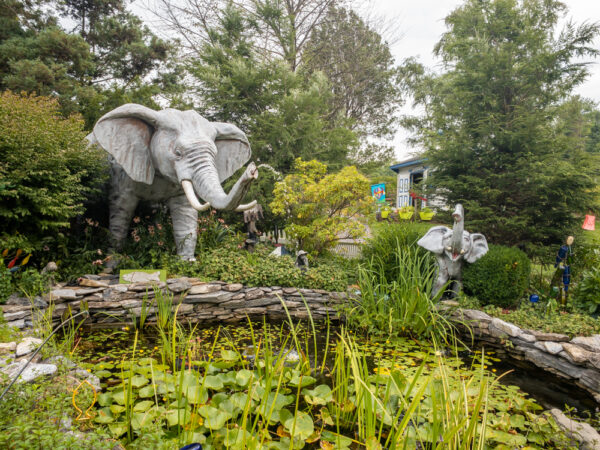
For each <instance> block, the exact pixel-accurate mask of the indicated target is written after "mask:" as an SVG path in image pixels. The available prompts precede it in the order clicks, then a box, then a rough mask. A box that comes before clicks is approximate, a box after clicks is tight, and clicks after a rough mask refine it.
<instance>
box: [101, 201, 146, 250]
mask: <svg viewBox="0 0 600 450" xmlns="http://www.w3.org/2000/svg"><path fill="white" fill-rule="evenodd" d="M138 202H139V198H138V197H137V196H135V195H133V194H132V193H130V192H115V193H114V195H111V198H110V217H109V225H108V228H109V230H110V234H111V236H112V243H111V244H112V246H113V249H114V250H120V249H121V248H122V246H123V242H124V241H125V238H127V232H128V231H129V225H130V224H131V219H132V218H133V214H134V213H135V208H136V207H137V204H138Z"/></svg>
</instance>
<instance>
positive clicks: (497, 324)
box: [489, 318, 522, 338]
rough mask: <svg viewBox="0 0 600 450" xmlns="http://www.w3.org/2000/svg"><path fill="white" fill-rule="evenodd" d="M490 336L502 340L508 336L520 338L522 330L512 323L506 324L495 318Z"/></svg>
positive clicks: (490, 329)
mask: <svg viewBox="0 0 600 450" xmlns="http://www.w3.org/2000/svg"><path fill="white" fill-rule="evenodd" d="M489 331H490V334H491V335H492V336H494V337H497V338H501V337H504V336H506V335H508V336H512V337H520V335H521V334H522V332H521V329H520V328H519V327H518V326H516V325H513V324H512V323H508V322H505V321H504V320H500V319H498V318H493V319H492V321H491V322H490V325H489Z"/></svg>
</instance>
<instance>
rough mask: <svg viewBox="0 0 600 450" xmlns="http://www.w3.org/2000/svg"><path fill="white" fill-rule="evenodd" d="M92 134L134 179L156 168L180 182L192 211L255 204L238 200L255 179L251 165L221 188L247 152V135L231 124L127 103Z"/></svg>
mask: <svg viewBox="0 0 600 450" xmlns="http://www.w3.org/2000/svg"><path fill="white" fill-rule="evenodd" d="M92 134H93V136H90V140H91V141H92V142H94V141H95V142H97V143H98V144H100V146H101V147H102V148H104V149H105V150H106V151H107V152H109V153H110V154H111V155H112V156H113V157H114V159H115V161H116V162H117V163H118V164H119V165H120V166H121V167H123V169H124V170H125V172H126V173H127V175H129V176H130V177H131V178H132V179H133V180H135V181H138V182H141V183H146V184H152V182H153V180H154V177H155V173H156V172H157V171H158V172H159V173H160V174H161V175H162V176H163V177H165V178H167V179H169V180H171V181H172V182H173V183H176V184H180V185H181V186H182V188H183V190H184V192H185V195H186V197H187V199H188V201H189V203H190V204H191V206H192V207H193V208H194V209H197V210H199V211H203V210H205V209H208V208H210V207H213V208H216V209H225V210H232V209H236V210H240V211H243V210H246V209H248V208H252V207H253V206H254V205H255V204H256V201H253V202H251V203H249V204H246V205H240V204H239V203H240V201H241V200H242V199H243V197H244V195H245V193H246V192H247V190H248V188H249V186H250V183H251V182H252V181H253V180H254V179H256V178H257V177H258V170H257V168H256V166H255V165H254V163H250V164H249V165H248V167H247V168H246V171H245V172H244V174H243V175H242V176H241V177H240V178H239V179H238V181H237V182H236V184H235V185H234V187H233V188H232V189H231V191H230V192H229V194H226V193H225V192H224V191H223V188H222V187H221V182H223V181H224V180H226V179H227V178H229V177H230V176H231V175H233V173H234V172H235V171H236V170H238V169H239V168H240V167H242V166H243V165H244V164H245V163H246V162H247V161H248V160H249V159H250V155H251V151H250V144H249V143H248V140H247V139H246V135H245V134H244V132H242V131H241V130H240V129H239V128H237V127H236V126H235V125H231V124H228V123H221V122H209V121H208V120H206V119H205V118H203V117H202V116H200V115H199V114H198V113H196V112H195V111H179V110H175V109H165V110H162V111H154V110H152V109H150V108H146V107H145V106H142V105H136V104H126V105H123V106H120V107H118V108H116V109H114V110H113V111H111V112H109V113H107V114H105V115H104V116H103V117H101V118H100V120H99V121H98V122H97V123H96V126H95V127H94V130H93V133H92ZM199 198H201V199H203V200H204V201H205V202H206V203H205V204H202V203H201V202H200V201H199Z"/></svg>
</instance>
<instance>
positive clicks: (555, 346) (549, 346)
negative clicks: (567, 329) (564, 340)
mask: <svg viewBox="0 0 600 450" xmlns="http://www.w3.org/2000/svg"><path fill="white" fill-rule="evenodd" d="M534 345H535V346H536V348H539V349H540V350H542V351H544V352H548V353H550V354H551V355H557V354H559V353H560V352H562V350H563V346H562V344H560V343H558V342H552V341H541V342H536V343H535V344H534Z"/></svg>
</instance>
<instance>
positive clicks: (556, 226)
mask: <svg viewBox="0 0 600 450" xmlns="http://www.w3.org/2000/svg"><path fill="white" fill-rule="evenodd" d="M565 10H566V8H565V6H564V5H563V4H562V3H560V2H558V1H555V0H544V1H542V0H530V1H519V0H489V1H480V0H466V1H465V3H464V4H463V5H462V6H461V7H459V8H457V9H456V10H454V11H453V12H452V13H451V14H450V15H449V16H448V17H447V18H446V25H447V26H448V31H447V32H446V33H445V34H444V35H443V36H442V38H441V40H440V42H439V43H438V44H437V45H436V47H435V52H436V54H437V55H438V56H439V57H441V58H442V61H443V64H444V67H445V69H446V72H445V73H443V74H441V75H439V76H437V75H435V74H429V75H427V74H422V73H419V72H418V71H416V72H413V77H412V78H410V77H409V78H408V85H409V86H410V87H411V88H412V89H413V92H414V95H415V98H416V101H417V103H420V104H422V105H423V106H424V108H425V111H426V113H425V116H424V117H421V118H418V119H412V120H408V121H407V124H408V125H411V126H413V127H414V129H415V131H416V132H417V140H418V141H419V142H420V143H421V144H422V145H423V146H424V147H425V148H426V150H427V152H426V156H427V158H428V159H429V164H431V165H432V166H433V167H435V168H436V170H435V171H434V172H433V174H432V176H431V178H430V179H429V181H428V182H429V183H430V184H431V185H432V187H433V188H434V189H435V192H436V194H437V195H439V196H440V197H442V198H443V199H444V200H445V201H446V202H447V203H448V204H449V205H454V204H455V203H458V202H461V203H463V204H464V206H465V210H466V217H467V220H468V222H469V224H470V225H469V227H470V229H472V230H476V231H480V232H483V233H485V234H486V235H487V236H488V238H489V239H490V240H491V241H492V242H495V243H504V244H526V243H530V242H531V243H549V242H553V243H556V242H559V241H561V240H563V239H564V237H565V235H566V234H567V233H572V231H573V227H574V226H575V224H576V223H579V220H580V217H581V214H583V213H585V212H586V211H587V210H588V208H590V207H592V206H593V203H594V198H593V192H592V187H593V186H594V180H593V177H592V175H593V173H594V168H593V161H592V160H591V158H590V156H589V155H590V154H589V153H588V152H586V151H585V146H582V145H579V144H578V143H577V142H578V141H579V140H580V139H581V137H580V136H576V135H574V134H571V135H569V134H568V133H566V132H565V128H564V127H562V126H561V124H560V120H559V118H560V108H559V106H560V104H561V102H563V101H564V100H565V99H567V98H569V96H570V95H571V93H572V91H573V88H574V87H575V86H577V85H578V84H580V83H581V82H582V81H583V80H584V79H585V77H586V76H587V74H588V70H587V65H586V64H585V63H581V62H579V61H577V62H574V59H575V58H576V57H579V58H580V57H586V56H588V57H589V56H596V54H597V53H598V51H597V49H596V48H594V47H592V42H593V40H594V38H595V37H596V36H597V34H598V30H599V26H598V24H595V23H586V24H583V25H581V26H578V27H576V26H575V25H574V24H572V23H571V22H569V23H567V25H566V26H565V28H564V29H563V30H562V31H561V32H560V33H557V30H556V27H557V23H558V21H559V19H560V18H561V16H562V14H563V13H564V12H565ZM574 143H577V145H574Z"/></svg>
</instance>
